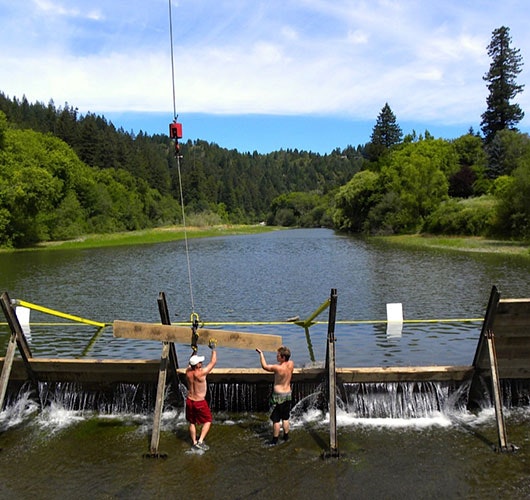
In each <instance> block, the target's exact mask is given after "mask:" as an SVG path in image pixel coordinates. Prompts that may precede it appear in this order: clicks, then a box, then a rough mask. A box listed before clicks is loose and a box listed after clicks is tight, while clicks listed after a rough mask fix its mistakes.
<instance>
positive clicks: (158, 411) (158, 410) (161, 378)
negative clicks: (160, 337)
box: [149, 342, 169, 458]
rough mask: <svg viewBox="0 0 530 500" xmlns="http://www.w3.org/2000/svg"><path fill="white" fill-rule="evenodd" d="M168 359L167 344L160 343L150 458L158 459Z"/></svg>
mask: <svg viewBox="0 0 530 500" xmlns="http://www.w3.org/2000/svg"><path fill="white" fill-rule="evenodd" d="M168 357H169V342H162V356H161V358H160V369H159V371H158V385H157V388H156V404H155V415H154V418H153V432H152V434H151V447H150V449H149V452H150V454H151V457H154V458H158V457H159V456H160V454H159V453H158V445H159V442H160V424H161V420H162V410H163V409H164V396H165V392H166V373H167V361H168Z"/></svg>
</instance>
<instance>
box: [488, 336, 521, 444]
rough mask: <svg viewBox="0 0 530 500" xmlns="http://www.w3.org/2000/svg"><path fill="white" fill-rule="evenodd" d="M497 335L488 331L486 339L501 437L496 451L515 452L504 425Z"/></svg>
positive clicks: (498, 428)
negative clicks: (509, 442)
mask: <svg viewBox="0 0 530 500" xmlns="http://www.w3.org/2000/svg"><path fill="white" fill-rule="evenodd" d="M494 337H495V334H494V333H493V330H490V329H488V330H487V331H486V339H487V341H488V352H489V357H490V367H491V386H492V389H493V401H494V404H495V416H496V419H497V432H498V435H499V446H498V449H497V450H496V451H500V452H506V451H514V450H515V447H514V446H513V445H511V444H508V438H507V434H506V425H505V423H504V413H503V411H502V395H501V387H500V380H499V369H498V365H497V351H496V349H495V340H494Z"/></svg>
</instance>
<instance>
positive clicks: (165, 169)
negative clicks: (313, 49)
mask: <svg viewBox="0 0 530 500" xmlns="http://www.w3.org/2000/svg"><path fill="white" fill-rule="evenodd" d="M510 42H511V39H510V36H509V29H508V28H506V27H501V28H499V29H496V30H494V31H493V36H492V41H491V43H490V45H489V46H488V54H489V55H490V56H491V58H492V63H491V66H490V70H489V71H488V72H487V73H486V75H485V76H484V80H486V81H487V82H488V90H489V96H488V99H487V102H486V104H487V109H486V111H485V112H484V113H483V115H482V122H481V128H482V132H483V137H481V136H480V134H478V133H475V132H474V131H473V130H472V129H470V130H469V133H468V134H465V135H463V136H461V137H458V138H455V139H452V140H446V139H439V138H435V137H433V136H432V135H431V134H430V133H429V132H428V131H425V132H424V133H423V134H420V135H418V134H416V132H415V131H412V133H408V134H406V135H405V136H403V132H402V130H401V127H400V126H399V124H398V122H397V119H396V116H395V115H394V113H393V111H392V109H391V108H390V106H389V105H388V103H385V105H384V106H383V108H382V110H381V112H380V114H379V116H378V117H377V120H376V123H375V125H374V128H373V131H372V135H371V137H370V141H369V142H368V143H367V144H364V145H358V146H357V147H355V148H354V147H352V146H348V147H346V148H345V149H343V150H339V149H336V150H335V151H333V152H332V153H331V154H329V155H319V154H315V153H311V152H306V151H298V150H280V151H277V152H273V153H269V154H258V153H257V152H255V153H253V154H250V153H245V154H243V153H239V152H238V151H236V150H227V149H224V148H222V147H221V146H219V145H217V144H212V143H207V142H205V141H200V140H198V141H195V142H192V141H188V142H186V143H184V144H181V146H180V156H179V161H178V162H177V158H176V156H175V148H174V143H173V142H172V139H170V137H169V136H164V135H154V136H149V135H147V134H144V133H143V132H139V133H138V134H133V133H131V132H126V131H124V130H123V129H116V127H115V126H114V125H113V124H112V123H110V122H108V121H107V120H106V119H105V117H103V116H96V115H94V114H91V113H88V114H86V115H84V116H82V115H79V114H78V112H77V109H75V108H73V107H71V106H69V105H68V104H65V105H64V107H59V108H57V107H56V106H55V105H54V103H53V102H50V103H48V104H47V105H45V104H43V103H39V102H37V103H29V102H28V101H27V99H25V98H22V99H21V100H19V99H17V98H15V97H13V98H10V97H8V96H6V95H4V94H3V93H0V246H7V247H25V246H30V245H33V244H35V243H38V242H41V241H49V240H59V239H71V238H76V237H78V236H80V235H82V234H86V233H105V232H114V231H127V230H134V229H142V228H149V227H155V226H161V225H168V224H174V223H178V222H179V221H180V218H181V214H182V210H181V206H180V199H181V196H180V186H182V198H183V201H184V208H185V213H186V214H187V215H190V214H193V215H197V214H198V215H200V217H202V219H203V220H208V221H209V222H212V221H214V222H225V223H256V222H259V221H266V222H267V223H268V224H271V225H283V226H303V227H316V226H328V227H334V228H336V229H339V230H342V231H348V232H353V233H367V234H395V233H421V232H429V233H443V234H455V235H457V234H458V235H473V236H495V237H501V238H514V239H522V240H530V137H529V136H528V134H524V133H521V132H519V131H518V129H517V128H516V125H517V123H518V122H519V121H520V120H521V119H522V118H523V117H524V112H523V110H522V109H521V108H520V107H519V105H517V104H515V103H512V102H511V100H512V99H513V98H514V97H515V96H516V95H517V94H518V93H520V92H521V91H522V90H523V86H522V85H518V84H517V83H516V76H517V74H518V73H519V72H520V71H521V66H522V59H521V56H520V54H519V50H518V49H513V48H512V47H510ZM178 165H180V172H181V176H182V178H181V181H182V182H180V179H179V175H178V173H179V168H178Z"/></svg>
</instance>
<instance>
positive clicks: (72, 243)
mask: <svg viewBox="0 0 530 500" xmlns="http://www.w3.org/2000/svg"><path fill="white" fill-rule="evenodd" d="M279 229H280V228H278V227H271V226H264V225H260V224H256V225H243V224H220V225H215V226H204V227H199V226H192V227H186V229H184V227H183V226H181V225H174V226H165V227H158V228H153V229H143V230H140V231H124V232H119V233H108V234H88V235H85V236H82V237H80V238H76V239H75V240H66V241H50V242H45V243H39V244H38V245H36V246H34V247H31V248H20V249H6V248H4V249H0V252H17V251H31V250H70V249H86V248H101V247H117V246H127V245H146V244H154V243H164V242H168V241H178V240H183V239H184V238H185V237H186V238H188V239H192V238H211V237H215V236H232V235H238V234H256V233H268V232H271V231H277V230H279Z"/></svg>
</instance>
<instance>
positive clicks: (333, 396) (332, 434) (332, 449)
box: [326, 288, 339, 457]
mask: <svg viewBox="0 0 530 500" xmlns="http://www.w3.org/2000/svg"><path fill="white" fill-rule="evenodd" d="M336 312H337V290H336V289H335V288H333V289H332V290H331V296H330V305H329V321H328V345H327V363H326V364H327V368H328V385H329V390H328V407H329V456H330V457H338V456H339V446H338V442H337V374H336V367H335V317H336Z"/></svg>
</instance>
